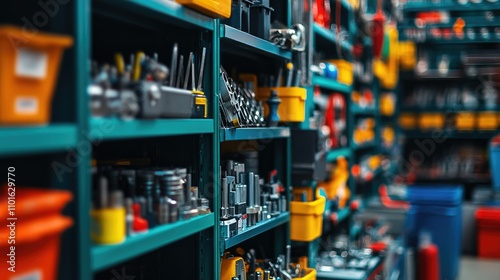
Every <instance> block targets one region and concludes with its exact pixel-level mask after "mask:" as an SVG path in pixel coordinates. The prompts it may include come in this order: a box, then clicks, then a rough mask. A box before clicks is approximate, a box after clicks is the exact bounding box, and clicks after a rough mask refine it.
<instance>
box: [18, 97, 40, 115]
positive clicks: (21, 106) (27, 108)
mask: <svg viewBox="0 0 500 280" xmlns="http://www.w3.org/2000/svg"><path fill="white" fill-rule="evenodd" d="M37 112H38V100H37V99H36V98H35V97H18V98H16V113H17V114H23V115H26V114H30V115H33V114H36V113H37Z"/></svg>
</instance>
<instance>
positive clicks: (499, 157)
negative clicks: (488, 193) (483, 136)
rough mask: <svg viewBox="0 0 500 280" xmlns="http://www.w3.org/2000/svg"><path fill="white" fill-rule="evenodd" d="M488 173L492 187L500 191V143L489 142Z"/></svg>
mask: <svg viewBox="0 0 500 280" xmlns="http://www.w3.org/2000/svg"><path fill="white" fill-rule="evenodd" d="M490 174H491V180H492V183H493V189H494V190H496V191H500V145H491V144H490Z"/></svg>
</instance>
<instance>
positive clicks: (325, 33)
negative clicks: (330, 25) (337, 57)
mask: <svg viewBox="0 0 500 280" xmlns="http://www.w3.org/2000/svg"><path fill="white" fill-rule="evenodd" d="M313 32H314V34H316V35H319V36H320V37H322V38H323V39H325V40H327V41H329V42H330V43H332V44H335V45H336V44H338V40H339V38H337V35H336V34H335V33H333V31H330V30H328V29H326V28H324V27H323V26H321V25H319V24H317V23H314V25H313ZM340 44H341V47H342V49H343V50H344V51H346V52H348V53H351V52H352V45H351V44H350V43H349V42H346V41H342V42H340Z"/></svg>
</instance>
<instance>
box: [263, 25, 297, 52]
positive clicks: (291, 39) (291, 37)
mask: <svg viewBox="0 0 500 280" xmlns="http://www.w3.org/2000/svg"><path fill="white" fill-rule="evenodd" d="M305 30H306V29H305V27H304V25H302V24H300V23H299V24H295V25H292V26H291V28H283V29H270V30H269V34H270V41H271V42H273V44H276V45H278V46H280V47H281V48H285V49H291V50H293V51H297V52H302V51H304V50H305V48H306V38H305Z"/></svg>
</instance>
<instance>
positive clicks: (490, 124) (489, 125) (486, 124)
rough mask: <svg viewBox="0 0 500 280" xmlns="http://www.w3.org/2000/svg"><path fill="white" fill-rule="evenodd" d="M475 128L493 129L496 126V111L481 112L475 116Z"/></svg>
mask: <svg viewBox="0 0 500 280" xmlns="http://www.w3.org/2000/svg"><path fill="white" fill-rule="evenodd" d="M477 128H478V129H479V130H495V129H497V128H498V119H497V114H496V112H482V113H478V116H477Z"/></svg>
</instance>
